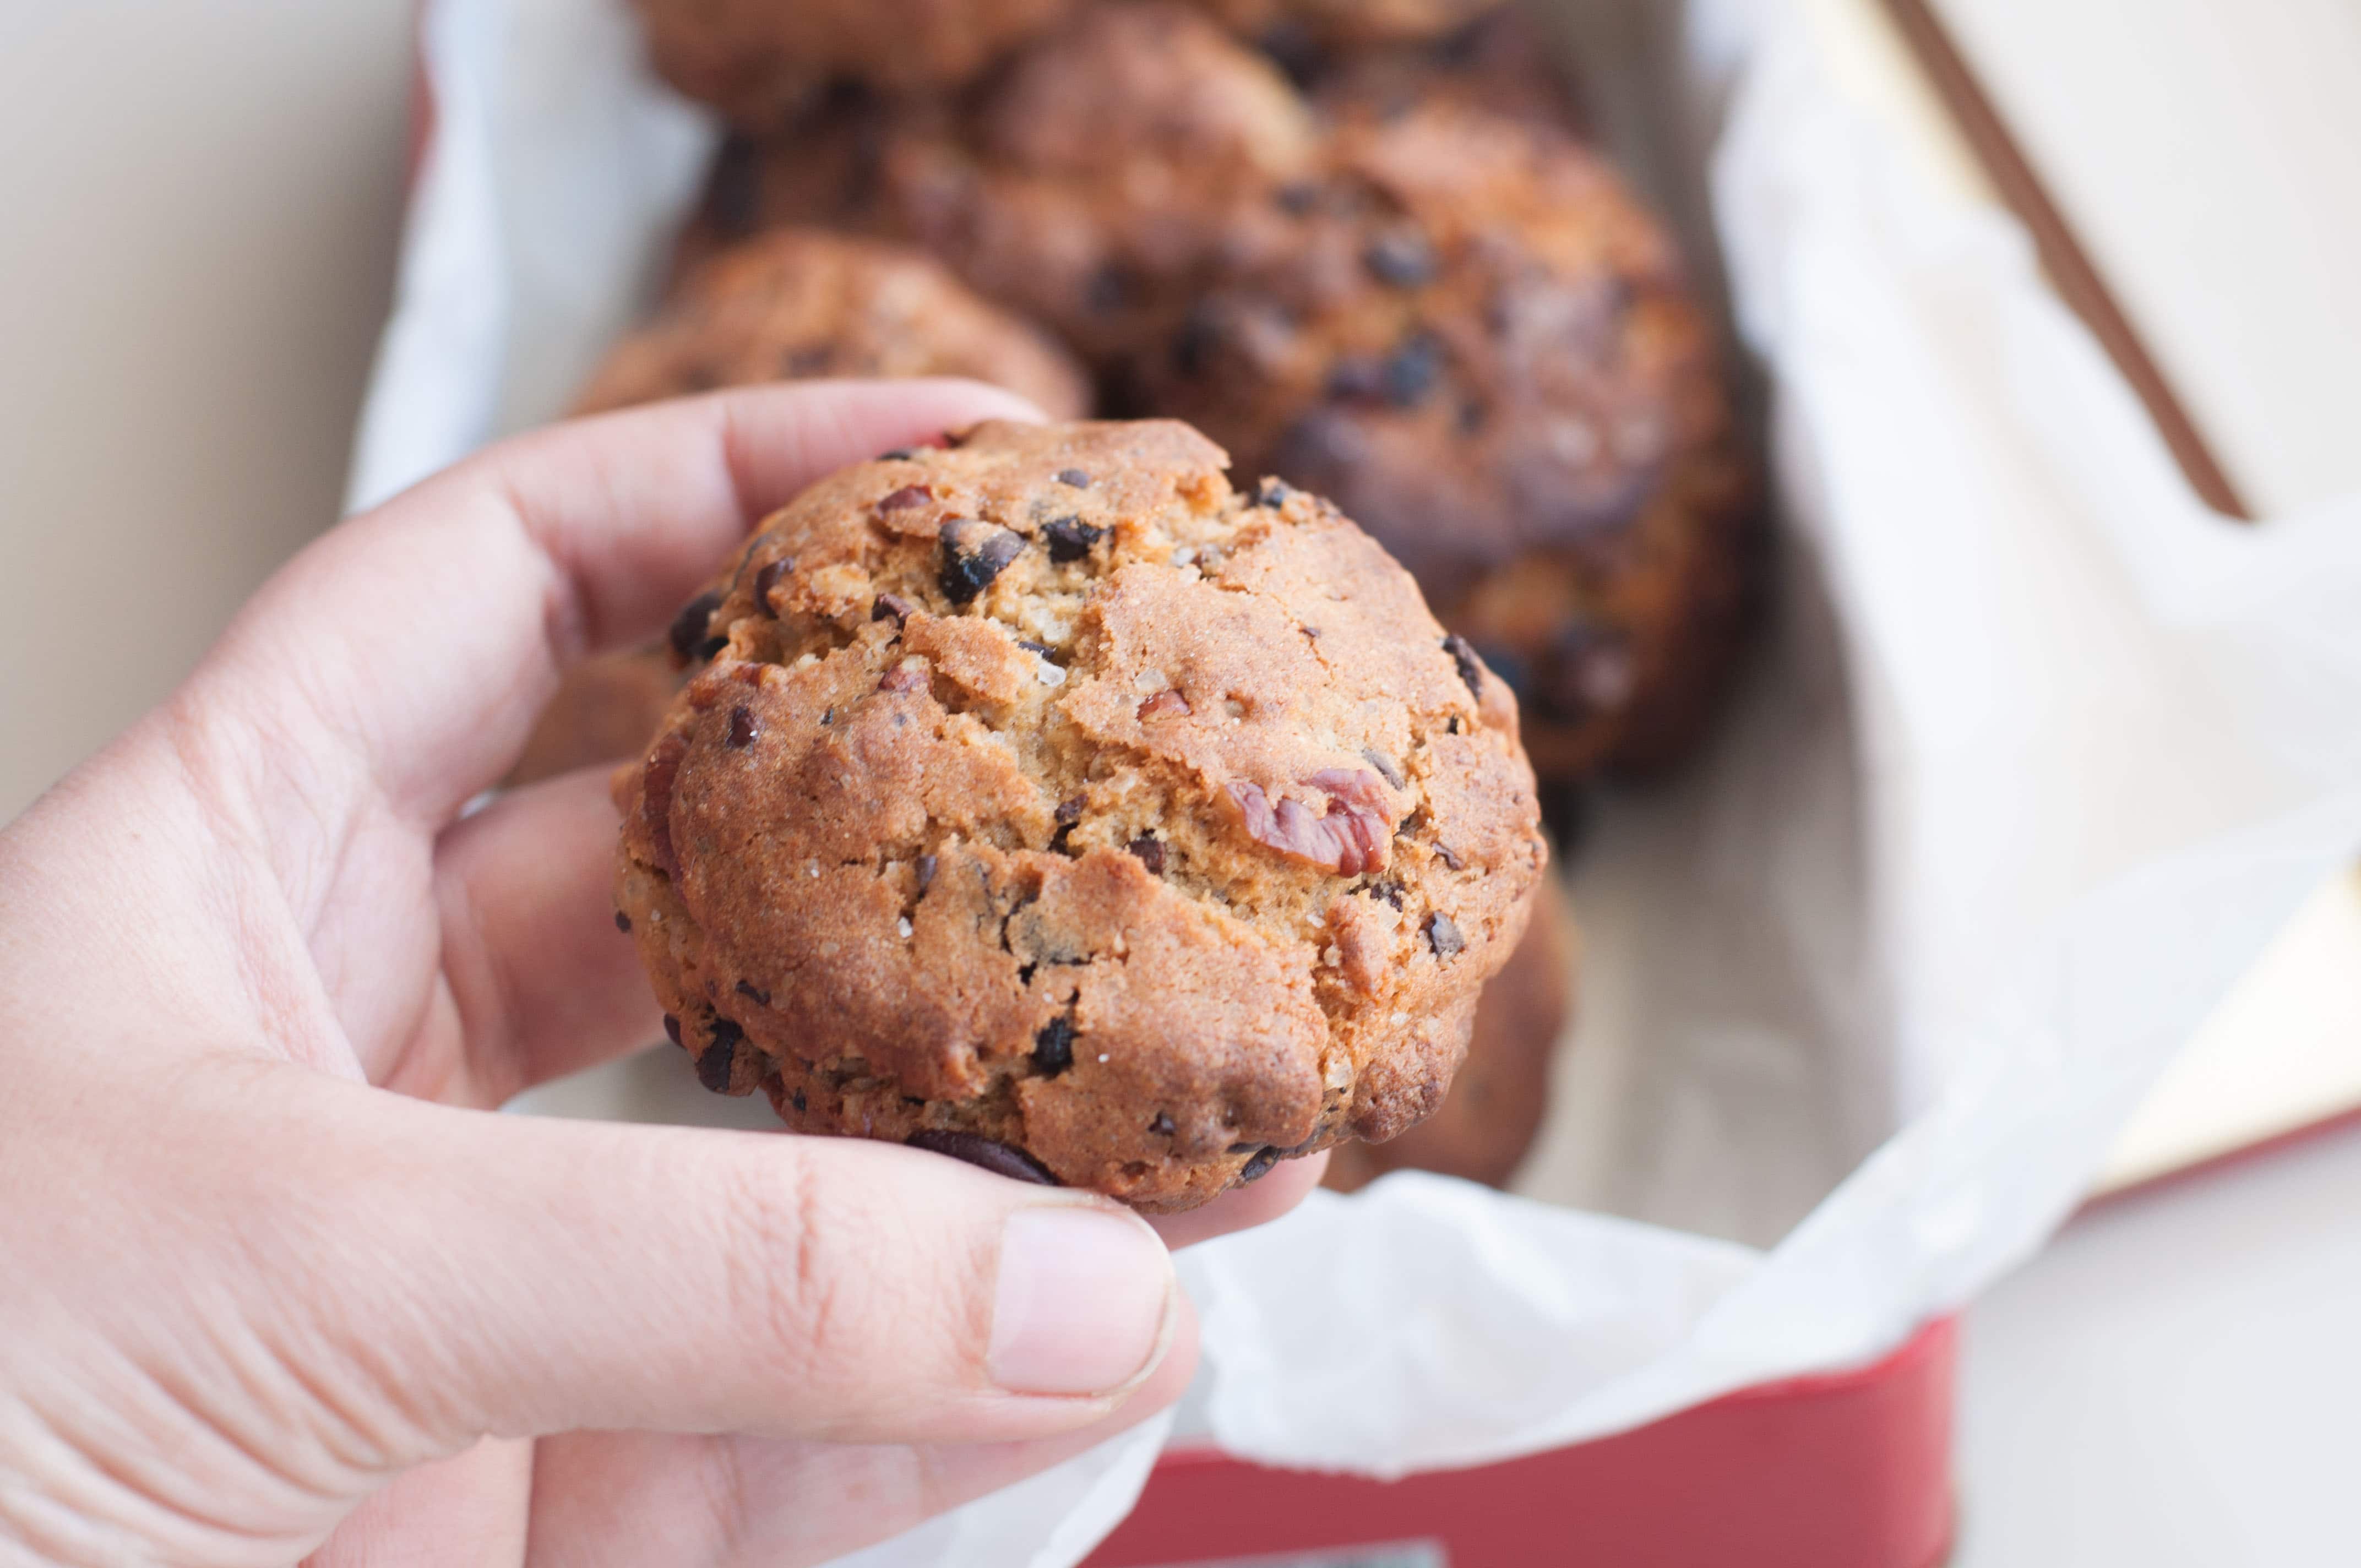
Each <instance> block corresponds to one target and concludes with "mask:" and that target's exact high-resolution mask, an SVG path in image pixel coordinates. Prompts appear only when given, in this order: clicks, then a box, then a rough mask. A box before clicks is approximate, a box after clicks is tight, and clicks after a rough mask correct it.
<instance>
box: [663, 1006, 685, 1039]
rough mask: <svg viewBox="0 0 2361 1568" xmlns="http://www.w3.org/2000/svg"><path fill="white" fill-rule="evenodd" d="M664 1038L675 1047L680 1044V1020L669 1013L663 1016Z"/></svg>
mask: <svg viewBox="0 0 2361 1568" xmlns="http://www.w3.org/2000/svg"><path fill="white" fill-rule="evenodd" d="M664 1037H665V1038H667V1039H669V1040H670V1041H672V1043H673V1044H674V1045H675V1046H676V1045H679V1044H680V1043H681V1038H680V1020H679V1019H677V1018H675V1017H674V1016H673V1015H672V1014H669V1013H667V1014H664Z"/></svg>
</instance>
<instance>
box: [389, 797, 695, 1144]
mask: <svg viewBox="0 0 2361 1568" xmlns="http://www.w3.org/2000/svg"><path fill="white" fill-rule="evenodd" d="M606 774H607V770H606V769H604V768H588V769H584V770H582V771H581V772H578V773H567V774H565V775H563V776H561V777H558V778H555V779H551V780H548V781H546V782H544V783H542V784H531V785H528V786H526V787H525V788H523V789H521V790H517V791H514V792H512V793H511V794H508V795H502V796H501V797H500V799H498V800H496V801H494V802H492V803H491V804H490V805H489V806H486V807H484V809H482V810H481V811H478V812H477V813H476V814H475V815H473V816H471V817H467V819H465V820H464V821H461V822H458V823H456V824H454V825H453V826H452V827H451V828H448V829H447V830H445V833H444V834H443V836H442V839H441V841H440V842H439V843H437V845H436V846H435V851H434V885H435V903H436V905H437V907H438V909H439V911H440V914H441V917H442V930H443V974H444V978H445V981H446V982H447V983H448V985H449V987H450V991H451V996H452V1000H453V1003H454V1014H455V1017H454V1018H453V1019H452V1020H451V1022H452V1023H453V1025H455V1026H454V1027H452V1028H450V1029H448V1030H446V1031H444V1032H443V1033H442V1034H441V1035H440V1036H438V1037H437V1038H435V1039H434V1040H431V1041H426V1042H422V1043H420V1044H419V1045H418V1047H417V1048H415V1049H413V1050H412V1051H411V1052H409V1053H406V1054H405V1057H404V1058H403V1063H402V1065H403V1066H404V1067H405V1068H407V1067H409V1066H410V1065H411V1064H412V1063H413V1062H421V1061H423V1063H425V1064H429V1065H430V1067H442V1068H447V1067H448V1066H450V1065H454V1064H453V1063H450V1062H447V1061H446V1060H445V1058H449V1057H451V1056H452V1055H453V1054H454V1053H458V1054H460V1055H462V1056H463V1058H464V1059H463V1060H461V1061H459V1062H457V1063H456V1065H459V1066H463V1067H464V1069H465V1071H466V1081H467V1083H468V1084H469V1086H470V1089H471V1090H472V1093H471V1094H470V1095H469V1096H468V1097H467V1102H470V1103H475V1104H482V1105H497V1104H500V1103H501V1102H504V1101H506V1100H507V1099H508V1098H509V1097H510V1096H511V1095H513V1094H515V1093H516V1092H517V1091H519V1090H522V1089H526V1088H530V1087H531V1086H533V1084H536V1083H544V1082H546V1081H548V1080H551V1079H553V1078H561V1077H564V1076H565V1075H566V1074H567V1073H569V1072H573V1071H576V1070H577V1069H581V1068H586V1067H589V1066H592V1065H594V1064H596V1063H598V1062H602V1061H606V1060H609V1059H610V1058H614V1057H617V1056H620V1055H622V1054H623V1053H625V1052H627V1051H631V1050H634V1049H636V1048H638V1047H642V1046H644V1045H646V1044H648V1043H649V1042H650V1041H652V1040H654V1039H656V1038H657V1037H658V1031H659V1028H660V1026H661V1025H660V1014H659V1013H658V1011H657V1007H656V1003H655V997H654V995H653V992H650V991H649V989H648V982H647V978H646V976H645V974H644V973H643V972H642V970H641V968H640V963H639V959H638V958H637V956H636V955H635V954H634V953H633V952H632V950H631V940H630V938H627V937H626V936H624V935H623V934H622V932H621V931H620V930H618V929H617V926H616V919H615V905H614V895H613V880H614V877H613V866H614V853H615V807H614V803H613V802H612V800H610V799H609V796H608V794H607V780H606ZM391 1072H392V1069H391V1068H390V1067H389V1069H388V1072H387V1073H386V1074H384V1075H379V1074H377V1073H372V1075H371V1076H372V1078H373V1079H374V1080H376V1081H379V1082H384V1083H387V1084H388V1086H389V1087H393V1088H400V1089H403V1090H405V1091H410V1090H412V1088H413V1083H412V1082H410V1081H401V1082H397V1081H394V1080H393V1079H392V1077H391ZM408 1076H411V1077H413V1078H414V1079H417V1080H424V1081H427V1082H448V1081H451V1080H452V1079H453V1075H452V1074H451V1073H450V1072H449V1071H448V1070H444V1071H439V1072H435V1071H428V1072H419V1073H415V1074H412V1075H408Z"/></svg>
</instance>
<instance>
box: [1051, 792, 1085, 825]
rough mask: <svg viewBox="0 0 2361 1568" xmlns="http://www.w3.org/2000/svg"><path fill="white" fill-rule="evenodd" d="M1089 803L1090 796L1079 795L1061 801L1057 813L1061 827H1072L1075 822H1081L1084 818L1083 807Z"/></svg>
mask: <svg viewBox="0 0 2361 1568" xmlns="http://www.w3.org/2000/svg"><path fill="white" fill-rule="evenodd" d="M1089 804H1090V799H1089V797H1088V796H1086V795H1076V796H1074V797H1073V798H1072V799H1071V800H1061V801H1060V802H1059V803H1058V809H1057V811H1056V813H1055V816H1056V817H1057V820H1058V825H1059V826H1060V827H1061V828H1071V827H1072V826H1073V825H1074V824H1075V823H1077V822H1080V821H1081V820H1082V807H1084V806H1088V805H1089Z"/></svg>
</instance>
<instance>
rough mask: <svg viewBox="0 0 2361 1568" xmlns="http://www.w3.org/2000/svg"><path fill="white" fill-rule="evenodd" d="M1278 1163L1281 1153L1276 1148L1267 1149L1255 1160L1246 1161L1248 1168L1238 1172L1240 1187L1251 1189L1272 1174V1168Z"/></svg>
mask: <svg viewBox="0 0 2361 1568" xmlns="http://www.w3.org/2000/svg"><path fill="white" fill-rule="evenodd" d="M1278 1163H1279V1151H1278V1150H1277V1149H1275V1148H1265V1149H1264V1150H1263V1151H1262V1152H1261V1153H1260V1154H1258V1155H1257V1156H1255V1157H1254V1158H1252V1159H1250V1160H1248V1161H1246V1168H1244V1169H1242V1170H1240V1171H1239V1172H1238V1185H1239V1186H1241V1187H1250V1186H1252V1185H1253V1184H1254V1183H1256V1182H1257V1181H1260V1180H1261V1179H1263V1178H1264V1177H1266V1176H1268V1175H1269V1174H1270V1168H1271V1167H1272V1166H1274V1165H1277V1164H1278Z"/></svg>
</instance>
